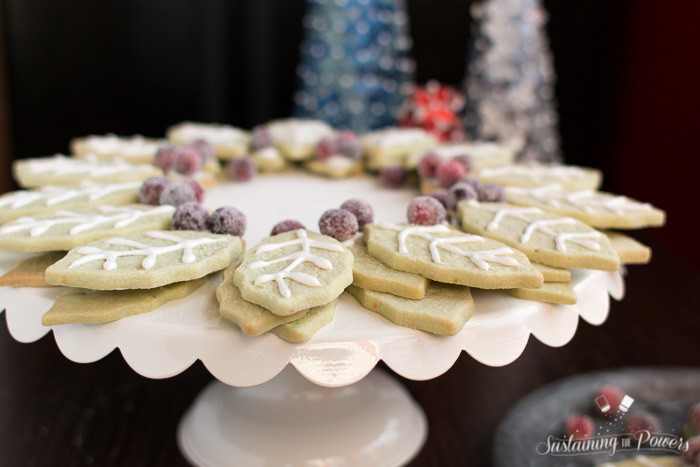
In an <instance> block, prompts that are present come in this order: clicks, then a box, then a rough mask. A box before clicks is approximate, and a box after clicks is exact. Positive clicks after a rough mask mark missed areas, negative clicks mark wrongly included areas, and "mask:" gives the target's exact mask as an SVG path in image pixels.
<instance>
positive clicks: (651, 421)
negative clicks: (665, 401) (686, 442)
mask: <svg viewBox="0 0 700 467" xmlns="http://www.w3.org/2000/svg"><path fill="white" fill-rule="evenodd" d="M624 429H625V432H626V433H629V434H630V436H631V437H632V439H634V440H635V441H639V439H640V437H642V435H643V434H644V432H649V433H650V434H654V433H658V432H659V431H660V430H661V422H660V421H659V419H658V418H657V417H656V416H655V415H653V414H651V413H649V412H645V411H642V410H640V411H637V412H632V413H630V414H627V416H626V417H625V422H624Z"/></svg>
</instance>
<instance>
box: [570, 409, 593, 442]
mask: <svg viewBox="0 0 700 467" xmlns="http://www.w3.org/2000/svg"><path fill="white" fill-rule="evenodd" d="M594 432H595V425H594V423H593V420H592V419H591V417H588V416H586V415H578V414H576V415H571V416H569V417H568V418H567V419H566V422H564V436H565V437H566V439H569V438H573V439H574V440H575V441H583V440H586V439H589V438H590V437H592V436H593V434H594Z"/></svg>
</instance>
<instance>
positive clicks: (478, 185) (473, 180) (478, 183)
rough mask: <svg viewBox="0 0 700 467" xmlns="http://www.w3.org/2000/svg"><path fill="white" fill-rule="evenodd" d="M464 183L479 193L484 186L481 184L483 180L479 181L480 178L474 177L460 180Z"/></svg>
mask: <svg viewBox="0 0 700 467" xmlns="http://www.w3.org/2000/svg"><path fill="white" fill-rule="evenodd" d="M462 182H464V183H468V184H470V185H471V186H472V187H473V188H474V189H475V190H476V192H477V193H478V192H479V188H481V187H482V186H483V183H481V180H479V179H478V178H476V177H473V176H471V177H464V178H463V179H461V180H460V183H462Z"/></svg>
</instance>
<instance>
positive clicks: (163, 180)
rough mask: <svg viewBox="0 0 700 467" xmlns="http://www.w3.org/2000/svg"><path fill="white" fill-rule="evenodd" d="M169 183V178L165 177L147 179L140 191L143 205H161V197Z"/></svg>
mask: <svg viewBox="0 0 700 467" xmlns="http://www.w3.org/2000/svg"><path fill="white" fill-rule="evenodd" d="M169 183H170V181H169V180H168V178H167V177H164V176H159V177H149V178H147V179H146V180H144V181H143V183H142V184H141V188H140V189H139V201H141V203H143V204H152V205H154V206H157V205H159V204H160V195H161V193H162V192H163V189H164V188H165V187H166V186H168V184H169Z"/></svg>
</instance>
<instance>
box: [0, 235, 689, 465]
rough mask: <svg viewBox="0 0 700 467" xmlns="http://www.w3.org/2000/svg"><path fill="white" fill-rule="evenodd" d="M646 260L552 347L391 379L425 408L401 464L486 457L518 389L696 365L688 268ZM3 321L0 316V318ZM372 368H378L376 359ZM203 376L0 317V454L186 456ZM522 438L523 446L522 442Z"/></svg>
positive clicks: (535, 346) (8, 457) (55, 461)
mask: <svg viewBox="0 0 700 467" xmlns="http://www.w3.org/2000/svg"><path fill="white" fill-rule="evenodd" d="M636 236H637V237H638V238H639V239H640V240H642V241H644V242H646V243H647V244H649V245H651V246H652V247H653V248H654V258H653V260H652V262H651V264H649V265H647V266H631V267H629V271H628V276H627V278H626V296H625V298H624V299H623V300H622V301H621V302H614V301H613V302H612V304H611V310H610V316H609V318H608V320H607V321H606V322H605V323H604V324H603V325H602V326H599V327H596V326H592V325H590V324H587V323H585V322H581V323H580V324H579V330H578V331H577V333H576V335H575V336H574V338H573V340H572V341H571V342H570V343H569V344H567V345H565V346H564V347H561V348H551V347H547V346H545V345H543V344H541V343H539V342H537V341H536V340H535V339H534V338H531V340H530V342H529V343H528V345H527V348H526V349H525V351H524V353H523V354H522V355H521V356H520V358H519V359H518V360H517V361H515V362H514V363H512V364H510V365H507V366H505V367H500V368H492V367H488V366H485V365H483V364H480V363H478V362H476V361H475V360H473V359H472V358H470V357H469V356H468V355H465V354H462V355H461V357H460V358H459V359H458V360H457V361H456V362H455V364H454V366H453V367H452V368H451V369H450V370H449V371H448V372H446V373H445V374H443V375H441V376H440V377H438V378H435V379H432V380H429V381H410V380H405V379H401V378H399V377H397V378H399V379H400V381H401V382H402V383H403V384H404V385H405V386H406V388H407V389H408V390H409V392H410V393H411V394H412V395H413V397H414V398H415V400H416V401H417V402H418V403H419V404H420V405H421V406H422V407H423V409H424V410H425V412H426V415H427V417H428V423H429V433H428V439H427V442H426V444H425V446H424V448H423V449H422V451H421V452H420V453H419V455H418V457H416V459H415V460H414V461H413V462H412V463H411V464H410V465H412V466H465V465H476V466H482V465H483V466H488V465H490V463H491V458H492V450H493V446H492V439H493V435H494V431H495V429H496V427H497V426H498V423H499V421H500V419H501V418H502V417H503V416H504V415H505V413H506V412H507V411H508V409H509V408H510V407H512V406H513V404H515V403H516V402H517V401H518V400H519V399H520V398H522V397H523V396H525V395H526V394H528V393H529V392H531V391H533V390H535V389H537V388H538V387H541V386H543V385H545V384H547V383H549V382H552V381H555V380H558V379H560V378H563V377H567V376H571V375H575V374H580V373H584V372H588V371H594V370H602V369H615V368H622V367H631V366H632V367H634V366H692V367H696V368H697V367H700V339H699V336H698V332H699V331H698V330H700V314H699V313H698V312H699V311H700V306H699V305H700V300H699V299H698V296H697V292H696V289H697V287H698V285H697V284H698V279H700V277H699V275H698V273H697V268H696V269H695V270H692V269H690V268H688V267H687V266H685V265H684V264H683V262H682V261H681V260H679V259H678V258H676V257H674V256H673V255H672V254H671V253H670V252H669V250H668V249H667V248H666V247H665V246H664V245H663V244H660V243H659V242H658V241H656V240H655V239H654V237H653V236H652V235H650V234H649V233H647V232H641V233H639V234H638V235H636ZM2 320H3V321H4V318H2ZM380 367H382V370H386V368H385V367H383V366H382V365H380ZM209 381H211V376H210V375H209V373H208V372H207V370H206V369H205V368H204V367H203V366H202V365H201V364H199V363H197V364H195V365H193V366H192V367H190V368H189V369H188V370H186V371H185V372H183V373H182V374H179V375H177V376H175V377H172V378H169V379H165V380H150V379H147V378H144V377H142V376H139V375H138V374H136V373H135V372H134V371H133V370H131V368H129V366H128V365H127V364H126V363H125V362H124V360H123V359H122V358H121V355H119V353H118V352H112V353H111V354H110V355H109V356H107V357H106V358H104V359H102V360H100V361H98V362H95V363H90V364H77V363H73V362H71V361H69V360H68V359H66V358H65V357H63V355H62V354H61V353H60V351H59V350H58V348H57V347H56V344H55V342H54V340H53V338H52V337H51V334H49V335H47V336H45V337H44V338H42V339H41V340H40V341H38V342H35V343H31V344H22V343H18V342H16V341H15V340H14V339H13V338H12V337H11V336H10V335H9V333H8V331H7V327H6V326H5V324H4V322H3V323H2V325H1V326H0V465H3V466H26V465H39V466H43V465H63V466H67V465H81V466H82V465H100V466H116V465H130V466H136V465H168V466H171V465H187V463H186V461H185V460H184V458H183V457H182V455H181V454H180V452H179V450H178V447H177V444H176V429H177V424H178V422H179V420H180V417H181V416H182V414H183V413H184V411H185V410H186V409H187V408H188V407H189V405H190V404H191V402H192V401H193V400H194V398H195V396H196V395H197V394H198V392H199V391H200V390H201V389H203V388H204V387H205V385H206V384H207V383H208V382H209ZM533 449H534V447H533Z"/></svg>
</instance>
